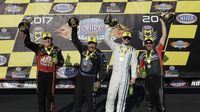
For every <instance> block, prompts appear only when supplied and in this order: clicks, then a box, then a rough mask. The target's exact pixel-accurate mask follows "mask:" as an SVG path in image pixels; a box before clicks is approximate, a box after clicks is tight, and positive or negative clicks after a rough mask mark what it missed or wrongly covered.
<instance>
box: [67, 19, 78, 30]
mask: <svg viewBox="0 0 200 112" xmlns="http://www.w3.org/2000/svg"><path fill="white" fill-rule="evenodd" d="M68 25H69V26H70V27H71V28H73V27H77V26H78V25H79V20H78V19H77V18H75V17H71V18H69V20H68Z"/></svg>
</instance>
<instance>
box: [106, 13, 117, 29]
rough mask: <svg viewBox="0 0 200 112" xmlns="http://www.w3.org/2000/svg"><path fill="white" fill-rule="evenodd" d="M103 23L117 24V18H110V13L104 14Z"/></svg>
mask: <svg viewBox="0 0 200 112" xmlns="http://www.w3.org/2000/svg"><path fill="white" fill-rule="evenodd" d="M104 23H105V24H107V25H109V26H111V27H113V26H115V25H117V24H118V21H117V19H112V16H111V15H110V14H108V15H106V17H105V18H104Z"/></svg>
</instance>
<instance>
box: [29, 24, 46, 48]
mask: <svg viewBox="0 0 200 112" xmlns="http://www.w3.org/2000/svg"><path fill="white" fill-rule="evenodd" d="M43 32H44V29H43V28H42V27H39V26H37V27H34V28H33V33H32V34H30V38H31V41H32V42H34V43H37V44H41V43H43V39H42V34H43Z"/></svg>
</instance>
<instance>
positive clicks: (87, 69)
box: [72, 27, 106, 112]
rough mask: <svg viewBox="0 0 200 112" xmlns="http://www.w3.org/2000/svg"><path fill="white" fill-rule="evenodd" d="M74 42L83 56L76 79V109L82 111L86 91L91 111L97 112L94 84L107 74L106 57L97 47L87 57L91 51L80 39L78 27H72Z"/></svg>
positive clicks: (76, 111)
mask: <svg viewBox="0 0 200 112" xmlns="http://www.w3.org/2000/svg"><path fill="white" fill-rule="evenodd" d="M72 42H73V44H74V45H75V47H76V48H77V49H78V51H79V53H80V57H81V62H80V69H79V71H80V74H79V75H78V76H76V79H75V94H74V111H75V112H80V111H81V100H82V93H83V92H84V93H85V97H86V101H87V104H88V109H89V112H96V108H95V98H94V96H93V95H94V94H93V84H94V83H95V82H96V81H101V82H102V81H103V79H104V77H105V74H106V58H105V56H104V54H103V53H102V52H101V51H100V50H99V49H97V48H96V50H95V51H94V52H91V53H89V58H88V59H87V58H86V57H87V52H89V51H88V50H87V46H86V45H83V44H82V43H81V41H80V40H79V39H78V35H77V27H74V28H72ZM90 54H91V55H90ZM98 73H99V77H98V75H97V74H98Z"/></svg>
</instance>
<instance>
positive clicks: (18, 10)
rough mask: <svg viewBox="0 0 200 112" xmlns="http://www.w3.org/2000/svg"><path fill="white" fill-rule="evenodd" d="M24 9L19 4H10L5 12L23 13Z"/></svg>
mask: <svg viewBox="0 0 200 112" xmlns="http://www.w3.org/2000/svg"><path fill="white" fill-rule="evenodd" d="M22 11H23V7H21V6H17V5H8V6H6V7H5V13H13V14H16V13H21V12H22Z"/></svg>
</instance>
